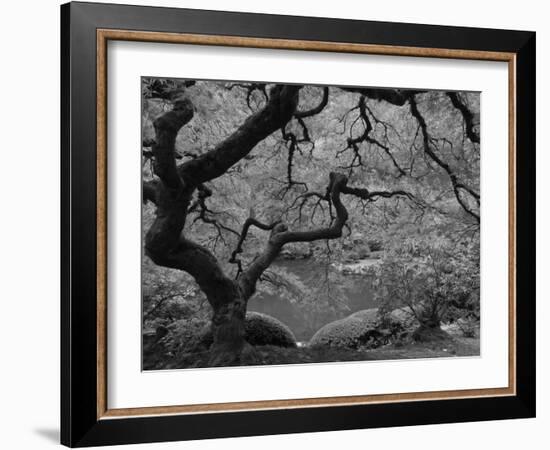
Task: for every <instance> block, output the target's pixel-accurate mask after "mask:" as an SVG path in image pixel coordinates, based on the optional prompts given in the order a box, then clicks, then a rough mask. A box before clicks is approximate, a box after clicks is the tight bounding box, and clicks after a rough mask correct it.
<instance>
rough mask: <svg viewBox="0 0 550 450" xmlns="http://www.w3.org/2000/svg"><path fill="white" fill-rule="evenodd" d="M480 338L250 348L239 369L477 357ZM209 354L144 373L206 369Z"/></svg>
mask: <svg viewBox="0 0 550 450" xmlns="http://www.w3.org/2000/svg"><path fill="white" fill-rule="evenodd" d="M478 355H479V338H465V337H459V336H451V335H449V337H448V338H447V339H442V340H438V341H437V342H413V341H411V342H408V343H406V344H403V345H393V344H391V345H386V346H383V347H379V348H376V349H368V350H367V349H365V350H363V349H361V348H359V349H357V350H354V349H346V348H337V347H327V346H322V347H321V346H318V347H315V346H313V347H298V348H284V347H276V346H271V345H264V346H257V347H249V348H247V349H246V350H245V352H244V353H243V355H242V357H241V361H240V362H239V364H238V365H241V366H261V365H284V364H310V363H323V362H344V361H374V360H394V359H418V358H441V357H459V356H478ZM209 356H210V354H209V352H207V351H205V352H200V353H186V354H181V355H177V356H173V357H164V358H158V357H157V358H156V359H155V360H154V361H153V360H149V362H150V364H148V367H144V368H145V369H146V370H147V369H157V370H159V369H161V370H162V369H184V368H199V367H207V362H208V360H209Z"/></svg>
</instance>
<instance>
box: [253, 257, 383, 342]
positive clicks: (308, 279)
mask: <svg viewBox="0 0 550 450" xmlns="http://www.w3.org/2000/svg"><path fill="white" fill-rule="evenodd" d="M379 261H380V260H378V259H362V260H359V261H354V262H353V263H349V264H338V265H333V266H331V267H330V271H331V280H332V284H333V285H338V291H339V294H338V295H339V298H338V303H340V306H339V307H338V308H336V311H334V312H333V314H332V315H331V316H330V317H328V316H327V317H325V318H323V317H318V316H315V314H314V313H313V312H311V311H313V310H314V309H315V308H316V306H315V305H312V307H311V308H309V307H303V305H299V301H298V303H292V302H291V301H290V300H289V299H287V298H284V297H282V296H279V295H274V294H268V293H264V292H259V293H258V294H256V295H255V296H254V297H253V298H252V299H251V300H250V301H249V303H248V309H249V310H250V311H257V312H261V313H265V314H269V315H270V316H273V317H275V318H277V319H279V320H280V321H281V322H283V323H285V324H286V325H287V326H288V327H289V328H290V329H291V330H292V331H293V333H294V334H295V336H296V338H297V339H298V341H307V340H309V339H310V338H311V337H312V336H313V334H314V333H315V331H317V330H318V329H319V328H321V327H322V326H323V325H324V324H325V323H328V322H331V321H333V320H337V319H340V318H343V317H346V316H348V315H350V314H352V313H354V312H356V311H359V310H362V309H368V308H373V307H376V303H375V301H374V295H373V292H372V279H371V277H369V276H368V275H364V274H361V273H360V272H361V269H362V268H366V267H368V266H370V265H372V264H376V263H378V262H379ZM274 266H276V267H279V268H282V269H285V270H286V271H287V272H289V273H291V274H293V275H294V276H295V277H297V278H298V279H299V280H300V282H302V283H303V284H304V285H305V286H306V287H307V288H310V289H311V291H312V292H315V293H317V294H316V295H319V296H320V297H323V296H325V297H326V287H325V288H324V287H323V286H325V284H324V280H325V275H326V266H325V264H324V263H322V262H319V261H316V260H315V259H314V258H308V259H294V260H286V259H281V260H278V261H276V262H275V263H274ZM323 289H325V291H323ZM320 306H322V305H320ZM317 309H318V308H317ZM310 310H311V311H310Z"/></svg>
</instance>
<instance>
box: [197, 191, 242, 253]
mask: <svg viewBox="0 0 550 450" xmlns="http://www.w3.org/2000/svg"><path fill="white" fill-rule="evenodd" d="M197 190H198V198H197V201H196V203H193V204H192V205H191V206H190V207H189V209H188V210H187V212H188V213H189V212H191V211H194V210H196V208H197V207H198V208H200V212H199V215H198V216H197V217H196V218H195V220H193V223H195V222H196V221H197V220H201V221H202V222H204V223H206V224H209V225H214V227H215V228H216V230H217V232H218V238H219V239H221V241H222V242H224V243H225V239H224V237H223V233H222V230H224V231H227V232H229V233H232V234H234V235H236V236H239V233H238V232H237V231H235V230H234V229H233V228H230V227H228V226H227V225H224V224H223V223H221V222H220V221H218V220H216V219H214V218H213V217H211V216H208V215H207V214H210V215H214V214H215V213H214V211H212V210H210V209H209V208H208V206H207V205H206V199H207V198H208V197H211V196H212V190H211V189H210V188H209V187H207V186H205V185H204V184H200V185H199V186H198V187H197ZM194 205H197V206H196V207H195V206H194ZM218 238H216V242H217V240H218Z"/></svg>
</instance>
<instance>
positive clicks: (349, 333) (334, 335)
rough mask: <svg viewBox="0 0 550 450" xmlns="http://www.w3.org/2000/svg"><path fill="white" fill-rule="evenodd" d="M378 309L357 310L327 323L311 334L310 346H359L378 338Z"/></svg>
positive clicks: (366, 344)
mask: <svg viewBox="0 0 550 450" xmlns="http://www.w3.org/2000/svg"><path fill="white" fill-rule="evenodd" d="M379 323H380V321H379V316H378V309H377V308H373V309H365V310H362V311H358V312H356V313H354V314H352V315H351V316H348V317H346V318H344V319H340V320H336V321H335V322H331V323H328V324H327V325H325V326H324V327H323V328H321V329H320V330H319V331H317V333H315V334H314V335H313V337H312V338H311V340H310V341H309V343H310V345H311V346H330V347H345V348H354V349H356V348H359V347H362V346H368V345H369V343H370V342H371V341H374V340H378V337H379V335H380V331H379V330H378V325H379Z"/></svg>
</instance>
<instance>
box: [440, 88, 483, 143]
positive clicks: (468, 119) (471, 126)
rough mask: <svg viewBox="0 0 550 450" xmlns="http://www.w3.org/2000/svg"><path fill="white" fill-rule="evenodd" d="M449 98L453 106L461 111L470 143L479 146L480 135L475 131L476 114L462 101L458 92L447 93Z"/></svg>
mask: <svg viewBox="0 0 550 450" xmlns="http://www.w3.org/2000/svg"><path fill="white" fill-rule="evenodd" d="M447 97H449V99H450V100H451V103H452V104H453V106H454V107H455V108H456V109H458V110H459V111H460V113H461V114H462V117H463V119H464V123H465V125H466V135H467V136H468V139H470V141H472V142H475V143H476V144H479V133H478V132H477V130H476V129H475V123H474V114H473V113H472V111H470V109H469V108H468V105H466V103H465V102H464V101H463V100H462V98H461V97H460V94H459V93H458V92H447Z"/></svg>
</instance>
